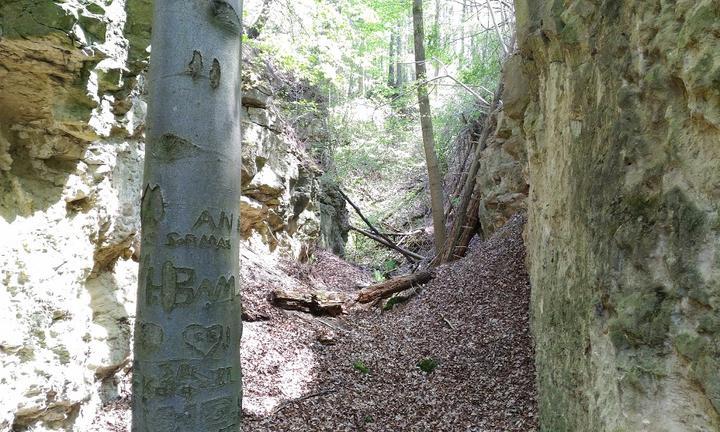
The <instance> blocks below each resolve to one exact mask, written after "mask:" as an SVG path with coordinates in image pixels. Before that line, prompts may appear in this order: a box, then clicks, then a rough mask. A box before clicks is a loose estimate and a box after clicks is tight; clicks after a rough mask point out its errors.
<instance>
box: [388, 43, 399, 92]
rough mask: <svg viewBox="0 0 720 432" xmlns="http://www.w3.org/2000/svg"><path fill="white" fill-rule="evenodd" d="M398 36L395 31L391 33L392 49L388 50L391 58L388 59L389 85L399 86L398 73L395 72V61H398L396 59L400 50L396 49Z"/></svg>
mask: <svg viewBox="0 0 720 432" xmlns="http://www.w3.org/2000/svg"><path fill="white" fill-rule="evenodd" d="M397 37H398V36H397V34H396V33H395V32H394V31H393V32H392V33H390V49H389V50H388V58H389V59H390V60H389V61H388V78H387V84H388V87H397V75H396V72H395V63H396V62H397V60H396V59H397V55H398V52H397V51H395V44H396V42H395V39H396V38H397Z"/></svg>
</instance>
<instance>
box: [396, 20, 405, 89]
mask: <svg viewBox="0 0 720 432" xmlns="http://www.w3.org/2000/svg"><path fill="white" fill-rule="evenodd" d="M405 35H406V33H405V28H404V25H403V21H400V22H399V23H398V26H397V39H396V40H395V43H396V44H397V45H396V46H395V63H396V66H395V74H396V79H395V86H396V87H398V88H400V87H402V86H404V85H405V83H406V82H407V74H406V73H405V64H404V61H405V44H404V43H403V41H404V40H405Z"/></svg>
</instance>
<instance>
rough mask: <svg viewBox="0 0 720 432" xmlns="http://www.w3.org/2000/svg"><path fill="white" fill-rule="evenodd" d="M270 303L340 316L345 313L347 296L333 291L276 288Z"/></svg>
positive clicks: (315, 313) (282, 307)
mask: <svg viewBox="0 0 720 432" xmlns="http://www.w3.org/2000/svg"><path fill="white" fill-rule="evenodd" d="M270 303H272V304H273V305H274V306H277V307H279V308H281V309H287V310H296V311H300V312H306V313H310V314H313V315H330V316H338V315H341V314H343V313H345V308H344V305H345V296H344V295H343V294H341V293H336V292H331V291H314V292H300V291H289V290H284V289H276V290H273V291H272V292H271V293H270Z"/></svg>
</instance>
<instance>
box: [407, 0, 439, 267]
mask: <svg viewBox="0 0 720 432" xmlns="http://www.w3.org/2000/svg"><path fill="white" fill-rule="evenodd" d="M422 6H423V4H422V0H414V1H413V30H414V31H413V34H414V36H415V75H416V77H417V82H418V84H417V93H418V104H419V106H420V126H421V128H422V137H423V149H424V150H425V162H426V164H427V170H428V180H429V183H430V201H431V207H432V218H433V229H434V230H435V252H436V253H438V254H439V253H440V252H441V251H442V248H443V245H444V244H445V236H446V235H445V211H444V204H443V203H444V198H443V190H442V178H441V177H440V168H439V166H438V160H437V155H436V154H435V133H434V132H433V125H432V114H431V112H430V97H429V96H428V90H427V82H426V81H427V67H426V65H425V28H424V22H423V7H422Z"/></svg>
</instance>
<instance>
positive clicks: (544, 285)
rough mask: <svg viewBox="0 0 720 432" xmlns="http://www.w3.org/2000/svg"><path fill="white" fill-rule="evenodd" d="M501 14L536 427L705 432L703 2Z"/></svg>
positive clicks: (717, 177)
mask: <svg viewBox="0 0 720 432" xmlns="http://www.w3.org/2000/svg"><path fill="white" fill-rule="evenodd" d="M516 5H517V19H518V41H519V45H520V54H519V55H518V56H516V57H515V58H514V59H513V60H512V64H511V65H509V67H510V69H509V70H508V69H506V72H505V77H506V88H507V89H510V90H511V91H512V93H509V92H507V91H506V94H505V113H504V115H505V116H506V117H507V118H508V119H510V123H509V125H510V126H509V129H510V131H511V133H510V134H509V138H508V140H506V144H505V145H508V146H509V148H510V149H513V148H515V149H518V148H520V147H522V146H518V145H517V140H518V139H519V140H520V141H521V142H522V143H524V147H525V150H524V151H526V152H527V168H526V169H527V175H528V178H529V184H530V185H531V189H530V195H529V198H528V201H527V206H528V209H529V223H528V229H527V232H526V236H527V240H528V241H527V244H528V245H529V251H528V259H529V265H530V269H531V270H530V271H531V279H532V284H533V295H532V314H533V331H534V335H535V340H536V352H537V373H538V381H539V391H540V406H541V424H542V427H543V430H547V431H554V432H555V431H579V430H583V431H620V430H628V431H690V430H697V431H700V430H702V431H710V430H720V416H719V414H718V413H719V412H720V215H719V214H718V211H719V210H720V145H718V143H719V142H720V4H719V3H718V2H717V1H715V0H678V1H653V2H650V1H641V0H636V1H624V2H619V1H603V2H599V1H598V2H592V1H587V0H575V1H565V2H564V3H563V2H543V1H535V0H519V1H516ZM511 151H512V150H511ZM517 151H519V150H517Z"/></svg>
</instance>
